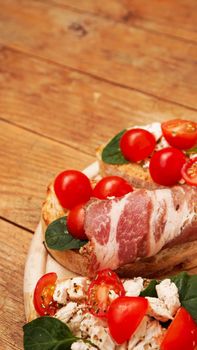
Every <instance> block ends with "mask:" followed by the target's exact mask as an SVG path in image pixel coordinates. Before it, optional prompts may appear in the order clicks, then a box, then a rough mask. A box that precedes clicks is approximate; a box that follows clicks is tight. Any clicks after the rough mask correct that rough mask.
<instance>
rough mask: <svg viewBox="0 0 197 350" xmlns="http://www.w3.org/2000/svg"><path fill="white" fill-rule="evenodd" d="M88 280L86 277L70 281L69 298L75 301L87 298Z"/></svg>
mask: <svg viewBox="0 0 197 350" xmlns="http://www.w3.org/2000/svg"><path fill="white" fill-rule="evenodd" d="M87 282H88V279H87V278H86V277H75V278H72V279H71V280H70V286H69V288H68V290H67V293H68V295H69V298H70V299H71V300H73V301H75V300H77V301H78V300H82V299H85V298H86V292H87V289H88V285H87Z"/></svg>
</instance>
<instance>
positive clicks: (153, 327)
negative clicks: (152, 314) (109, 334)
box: [128, 316, 165, 350]
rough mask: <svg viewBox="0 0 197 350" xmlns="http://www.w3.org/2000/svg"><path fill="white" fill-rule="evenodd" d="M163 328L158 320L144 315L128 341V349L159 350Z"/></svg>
mask: <svg viewBox="0 0 197 350" xmlns="http://www.w3.org/2000/svg"><path fill="white" fill-rule="evenodd" d="M164 332H165V330H164V329H163V328H162V327H161V325H160V324H159V322H158V321H156V320H151V318H149V317H148V316H145V317H144V319H143V321H142V322H141V323H140V325H139V327H138V328H137V330H136V332H135V333H134V334H133V335H132V337H131V339H130V340H129V342H128V350H144V349H146V350H150V349H151V350H153V349H154V350H159V349H160V344H161V339H162V337H163V334H164Z"/></svg>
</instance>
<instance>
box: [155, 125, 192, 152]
mask: <svg viewBox="0 0 197 350" xmlns="http://www.w3.org/2000/svg"><path fill="white" fill-rule="evenodd" d="M161 128H162V132H163V135H164V137H165V139H166V140H167V141H168V143H169V144H170V145H171V146H173V147H176V148H180V149H189V148H192V147H193V146H195V144H196V143H197V123H195V122H192V121H191V120H181V119H174V120H169V121H167V122H164V123H162V124H161Z"/></svg>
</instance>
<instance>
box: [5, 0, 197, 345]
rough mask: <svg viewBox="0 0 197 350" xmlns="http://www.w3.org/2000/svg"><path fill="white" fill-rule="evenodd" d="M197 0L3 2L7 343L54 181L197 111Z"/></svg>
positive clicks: (15, 335)
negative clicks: (116, 145)
mask: <svg viewBox="0 0 197 350" xmlns="http://www.w3.org/2000/svg"><path fill="white" fill-rule="evenodd" d="M196 25H197V2H196V0H175V1H171V0H160V1H158V0H152V1H147V0H130V1H126V0H125V1H124V0H123V1H120V0H108V1H102V0H73V1H71V0H38V1H36V0H1V1H0V123H1V127H0V130H1V131H0V154H1V162H0V181H1V182H0V189H1V201H0V210H1V214H0V215H1V228H0V239H1V244H0V269H1V272H0V314H1V317H0V348H1V349H4V350H7V349H22V348H23V345H22V325H23V323H24V312H23V295H22V284H23V269H24V263H25V257H26V254H27V251H28V246H29V244H30V241H31V238H32V234H33V232H34V230H35V228H36V225H37V223H38V221H39V216H40V208H41V205H42V201H43V200H44V198H45V191H46V185H47V184H48V183H49V182H50V181H51V180H52V179H53V178H54V176H55V174H57V173H58V172H60V171H61V170H63V169H68V168H75V169H83V168H84V167H86V166H87V165H88V164H90V163H91V162H93V161H94V160H95V148H96V147H97V146H98V145H99V144H100V143H102V142H103V141H105V140H107V139H108V138H110V137H111V136H112V135H113V134H114V133H115V132H118V131H119V130H121V129H122V128H124V127H125V126H127V125H129V123H134V124H139V123H148V122H151V121H158V120H159V121H162V120H165V119H170V118H179V117H185V118H191V119H193V120H196V119H197V117H196V116H197V98H196V93H197V74H196V58H197V33H196Z"/></svg>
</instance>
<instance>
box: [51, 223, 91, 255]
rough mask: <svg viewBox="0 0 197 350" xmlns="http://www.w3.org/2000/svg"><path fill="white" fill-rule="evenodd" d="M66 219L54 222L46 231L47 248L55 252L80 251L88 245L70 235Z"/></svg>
mask: <svg viewBox="0 0 197 350" xmlns="http://www.w3.org/2000/svg"><path fill="white" fill-rule="evenodd" d="M66 222H67V221H66V217H65V216H64V217H62V218H59V219H57V220H55V221H53V222H52V223H51V224H50V225H49V226H48V227H47V229H46V232H45V240H46V244H47V247H49V248H50V249H54V250H68V249H79V248H81V247H82V246H83V245H85V244H86V243H87V241H81V240H80V239H76V238H74V237H73V236H71V235H70V233H69V232H68V229H67V225H66Z"/></svg>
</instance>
